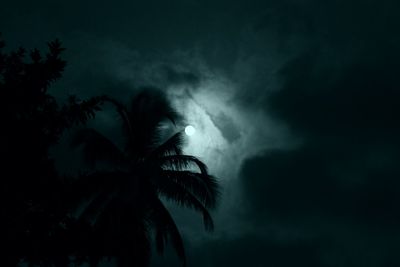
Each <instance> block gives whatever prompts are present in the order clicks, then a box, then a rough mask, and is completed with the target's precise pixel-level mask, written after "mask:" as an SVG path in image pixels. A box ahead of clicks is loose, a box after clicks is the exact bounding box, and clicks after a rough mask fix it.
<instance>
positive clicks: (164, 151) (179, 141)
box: [149, 131, 184, 160]
mask: <svg viewBox="0 0 400 267" xmlns="http://www.w3.org/2000/svg"><path fill="white" fill-rule="evenodd" d="M183 144H184V135H183V131H180V132H177V133H176V134H174V135H173V136H172V137H170V138H169V139H168V140H167V141H165V142H164V143H163V144H161V145H159V146H158V147H157V148H155V149H154V150H153V151H152V152H151V153H150V156H149V160H154V159H156V158H160V157H163V156H168V155H181V154H182V146H183Z"/></svg>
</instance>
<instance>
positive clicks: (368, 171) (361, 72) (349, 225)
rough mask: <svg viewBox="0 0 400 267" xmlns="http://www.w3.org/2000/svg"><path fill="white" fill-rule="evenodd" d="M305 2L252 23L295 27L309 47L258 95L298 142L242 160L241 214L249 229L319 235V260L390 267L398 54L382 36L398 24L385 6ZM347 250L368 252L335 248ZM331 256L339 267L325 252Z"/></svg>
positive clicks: (397, 172) (396, 183)
mask: <svg viewBox="0 0 400 267" xmlns="http://www.w3.org/2000/svg"><path fill="white" fill-rule="evenodd" d="M309 4H310V5H303V4H300V3H298V5H300V8H299V9H290V10H289V9H287V8H285V5H283V6H279V5H278V6H277V7H275V8H276V10H280V11H279V12H278V11H277V12H278V13H275V15H276V14H290V12H294V14H295V16H294V18H293V19H288V16H279V19H282V20H284V22H285V23H283V24H282V23H278V22H277V21H276V19H278V18H277V17H275V18H274V17H273V18H271V20H268V21H264V22H263V23H264V24H263V25H262V26H260V27H261V28H263V30H264V29H265V28H268V27H273V25H272V24H273V23H277V24H279V25H280V26H281V27H287V28H288V29H290V30H294V31H296V29H299V28H291V27H300V28H301V29H302V30H300V31H299V32H298V33H300V37H298V38H300V39H301V40H305V41H306V43H308V44H309V45H310V47H309V48H305V49H303V51H302V52H301V53H300V54H299V55H297V56H295V57H294V58H293V59H291V60H289V61H288V62H287V63H286V64H285V65H284V67H283V68H281V69H280V71H279V74H278V75H279V77H280V79H281V81H282V82H281V85H282V86H281V88H280V89H279V90H275V91H267V90H266V91H264V93H263V94H262V95H261V97H263V99H264V100H263V102H260V104H259V106H260V107H262V109H263V110H264V112H265V113H266V114H268V115H270V116H272V117H273V118H274V119H275V120H277V121H280V122H283V123H285V124H286V125H287V126H288V127H289V128H290V132H291V133H292V136H293V137H294V138H296V140H301V143H300V144H299V145H297V146H296V147H293V148H291V149H275V150H268V151H265V152H264V153H262V154H261V155H259V156H256V157H252V158H249V159H247V160H246V161H245V162H244V164H243V165H242V170H241V175H240V181H241V183H240V184H241V186H242V187H241V188H242V192H243V198H244V199H245V206H244V208H243V210H244V213H243V215H242V216H243V218H245V220H247V222H248V224H249V225H253V226H254V227H257V229H267V227H266V226H267V225H268V224H270V223H275V224H280V225H282V226H283V225H285V227H286V229H287V232H288V233H289V232H290V231H293V229H294V231H295V232H297V233H302V234H304V235H305V236H307V235H311V236H325V237H326V239H324V242H323V243H322V244H321V247H322V248H323V250H322V251H321V254H320V255H330V256H326V257H325V258H324V259H325V261H326V262H327V263H329V264H330V265H328V266H357V265H360V264H361V265H362V266H376V265H379V266H396V265H398V264H399V263H400V261H399V259H398V257H397V256H396V255H397V254H396V253H395V252H394V251H395V247H396V246H397V240H398V234H399V230H400V228H399V227H398V225H399V223H400V212H399V210H398V207H399V204H400V198H399V197H398V196H399V195H400V180H399V177H400V167H399V165H398V162H399V159H400V153H399V151H400V143H399V141H398V136H399V130H400V128H399V124H398V118H399V115H400V108H399V105H398V104H397V102H398V100H399V99H400V90H399V89H400V80H399V79H398V70H399V69H400V68H399V64H400V63H399V62H400V56H399V55H400V54H399V53H398V50H397V49H394V46H393V45H394V44H399V43H398V38H397V37H394V38H393V36H392V35H391V29H393V27H394V25H398V24H399V22H398V20H395V19H394V11H393V10H391V8H393V7H394V6H393V5H395V4H394V3H393V2H391V3H389V1H384V2H382V3H379V4H378V3H377V2H375V1H367V2H363V3H361V2H358V1H353V2H351V3H345V2H342V1H336V2H335V1H332V2H331V1H329V2H328V3H323V4H322V3H319V4H318V3H315V2H313V1H310V2H309ZM308 7H309V8H310V9H308ZM344 7H345V8H344ZM316 11H318V12H316ZM352 21H354V22H352ZM299 22H302V23H300V24H297V23H299ZM296 25H297V26H296ZM275 26H276V25H275ZM259 30H262V29H259ZM279 31H280V32H282V29H280V30H279ZM288 32H289V34H291V33H290V32H291V31H289V30H288ZM286 41H287V40H286ZM259 92H260V91H259ZM307 225H308V227H307ZM350 232H353V233H354V232H358V233H359V234H357V235H355V234H349V233H350ZM391 236H392V237H393V239H392V237H391ZM377 240H380V241H377ZM376 242H384V243H385V245H384V247H385V249H384V250H379V249H377V246H376ZM328 244H332V245H329V246H328ZM361 244H363V245H361ZM354 247H358V248H360V249H362V250H365V251H372V252H371V254H369V255H368V256H366V255H359V254H357V253H356V252H354V253H348V252H346V253H341V252H340V251H341V250H342V249H343V250H344V251H350V250H351V249H352V248H354ZM361 247H362V248H361ZM339 254H342V257H343V262H342V263H340V262H339V261H338V260H337V259H338V258H337V257H335V256H332V255H339ZM343 255H345V256H343ZM366 259H369V260H366ZM368 261H370V262H368ZM372 262H374V263H372ZM352 264H354V265H352ZM393 264H394V265H393Z"/></svg>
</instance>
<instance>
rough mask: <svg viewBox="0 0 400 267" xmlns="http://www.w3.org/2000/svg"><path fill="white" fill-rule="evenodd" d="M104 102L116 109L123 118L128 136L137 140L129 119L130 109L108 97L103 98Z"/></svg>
mask: <svg viewBox="0 0 400 267" xmlns="http://www.w3.org/2000/svg"><path fill="white" fill-rule="evenodd" d="M102 100H103V101H105V102H109V103H111V104H113V105H114V106H115V107H116V109H117V112H118V114H119V115H120V116H121V118H122V121H123V128H124V129H125V132H126V136H127V137H128V138H131V139H133V138H135V134H134V130H133V126H132V121H131V120H130V118H129V111H128V109H127V108H126V107H125V106H124V105H123V104H122V103H121V102H119V101H118V100H116V99H114V98H112V97H109V96H107V95H105V96H103V97H102Z"/></svg>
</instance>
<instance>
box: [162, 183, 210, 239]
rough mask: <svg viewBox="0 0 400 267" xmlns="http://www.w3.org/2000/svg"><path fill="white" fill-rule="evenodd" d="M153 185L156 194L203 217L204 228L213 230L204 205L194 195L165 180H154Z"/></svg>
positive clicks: (182, 187) (180, 186)
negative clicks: (156, 191)
mask: <svg viewBox="0 0 400 267" xmlns="http://www.w3.org/2000/svg"><path fill="white" fill-rule="evenodd" d="M155 179H156V181H157V183H156V184H155V186H156V188H157V190H158V192H159V193H160V194H161V195H163V196H164V197H166V198H167V199H168V200H172V201H174V202H176V203H178V204H179V205H181V206H184V207H187V208H191V209H194V210H196V211H198V212H200V213H201V214H202V216H203V223H204V227H205V229H206V230H207V231H212V230H214V222H213V220H212V217H211V215H210V213H209V212H208V210H207V209H206V207H205V206H204V204H203V203H202V202H201V201H200V200H199V199H197V198H196V197H195V196H194V194H192V193H191V192H189V191H188V190H186V188H185V187H184V186H182V185H180V184H178V183H171V182H168V181H166V180H165V179H160V178H155Z"/></svg>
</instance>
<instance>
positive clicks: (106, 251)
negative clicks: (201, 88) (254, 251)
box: [74, 88, 219, 266]
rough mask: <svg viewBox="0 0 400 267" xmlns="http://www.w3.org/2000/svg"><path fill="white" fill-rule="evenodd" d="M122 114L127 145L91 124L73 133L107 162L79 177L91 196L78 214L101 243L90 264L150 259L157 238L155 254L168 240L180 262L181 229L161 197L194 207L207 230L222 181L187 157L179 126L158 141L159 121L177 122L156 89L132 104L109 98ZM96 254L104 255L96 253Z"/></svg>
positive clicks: (90, 156)
mask: <svg viewBox="0 0 400 267" xmlns="http://www.w3.org/2000/svg"><path fill="white" fill-rule="evenodd" d="M102 99H103V101H104V102H109V103H112V104H113V105H114V106H115V107H116V110H117V112H118V114H119V115H120V117H121V118H122V122H123V123H122V126H123V128H122V129H123V133H124V139H125V140H124V141H125V142H124V149H120V148H119V147H118V146H117V145H115V144H114V143H113V142H112V141H111V140H109V139H108V138H106V137H105V136H103V135H102V134H100V133H99V132H98V131H96V130H94V129H88V128H87V129H84V130H81V131H80V132H79V133H78V134H77V135H76V137H75V138H74V144H75V145H82V146H83V151H84V155H85V158H86V159H87V160H88V161H89V162H91V163H96V162H99V161H103V162H107V163H108V164H109V165H110V166H111V169H107V170H102V171H95V172H92V173H91V174H89V175H86V176H85V177H84V179H81V181H80V183H81V189H82V193H83V194H84V195H85V196H87V197H88V199H89V201H88V204H87V206H86V207H85V208H84V210H83V212H82V213H81V214H80V219H82V220H87V221H90V223H91V225H92V226H93V227H92V228H93V229H94V230H93V236H95V238H94V239H95V240H97V241H98V242H97V243H96V244H95V247H96V248H95V250H96V251H94V249H93V250H92V253H91V252H88V253H89V254H90V257H91V262H92V263H93V265H96V262H98V260H100V258H101V257H103V256H109V257H113V258H115V259H116V260H117V263H118V265H119V266H132V265H135V266H138V265H139V266H146V265H149V259H150V238H151V236H152V235H154V238H155V244H156V247H157V250H158V252H159V253H162V252H163V250H164V247H165V245H166V243H167V242H168V241H170V242H171V243H172V245H173V247H174V249H175V251H176V253H177V255H178V257H179V258H180V259H181V260H182V263H183V265H184V266H185V265H186V258H185V251H184V246H183V242H182V238H181V235H180V233H179V230H178V228H177V226H176V224H175V222H174V220H173V218H172V216H171V215H170V213H169V211H168V210H167V209H166V207H165V206H164V204H163V202H162V201H161V199H160V197H164V198H166V199H168V200H171V201H174V202H176V203H178V204H179V205H182V206H184V207H187V208H191V209H194V210H195V211H197V212H200V213H201V214H202V216H203V221H204V226H205V229H206V230H208V231H212V230H213V228H214V225H213V220H212V217H211V215H210V214H209V211H208V210H209V209H212V208H215V206H216V203H217V199H218V195H219V186H218V183H217V181H216V179H215V177H213V176H211V175H209V174H208V172H207V167H206V165H205V164H204V163H203V162H201V161H200V160H199V159H197V158H196V157H194V156H189V155H184V154H183V151H182V148H183V144H184V135H183V132H182V131H178V132H176V133H175V134H173V135H172V136H171V137H169V138H167V140H166V141H163V140H161V136H162V131H163V130H162V129H163V128H162V127H161V125H162V124H163V123H165V122H167V121H170V122H172V123H173V124H174V125H176V123H177V122H179V121H181V120H182V117H181V115H179V114H178V113H177V112H176V111H175V110H174V109H173V108H172V107H171V105H170V103H169V102H168V100H167V98H166V97H165V95H164V94H162V93H161V92H160V91H157V90H154V89H149V88H147V89H146V90H143V91H142V92H141V93H139V94H138V95H136V96H135V97H134V98H133V99H132V102H131V103H130V106H129V108H128V107H126V106H125V105H123V104H122V103H120V102H118V101H116V100H115V99H113V98H110V97H107V96H104V97H103V98H102ZM99 255H101V257H100V256H99Z"/></svg>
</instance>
